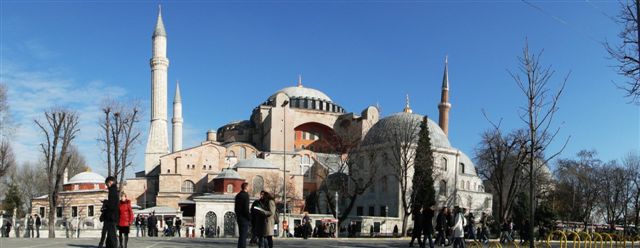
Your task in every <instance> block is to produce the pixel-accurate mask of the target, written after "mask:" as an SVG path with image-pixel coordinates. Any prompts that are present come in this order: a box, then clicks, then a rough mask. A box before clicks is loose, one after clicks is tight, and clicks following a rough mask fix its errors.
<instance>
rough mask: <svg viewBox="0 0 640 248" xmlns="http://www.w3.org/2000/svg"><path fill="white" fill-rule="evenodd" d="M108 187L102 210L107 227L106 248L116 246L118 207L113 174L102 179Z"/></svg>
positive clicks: (118, 219) (114, 247) (116, 187)
mask: <svg viewBox="0 0 640 248" xmlns="http://www.w3.org/2000/svg"><path fill="white" fill-rule="evenodd" d="M104 184H106V185H107V188H108V189H109V194H108V197H107V206H106V209H105V212H104V225H105V226H106V229H107V240H106V242H105V243H106V247H107V248H116V247H118V238H117V237H116V225H117V224H118V221H120V207H119V197H118V186H117V184H116V178H115V177H113V176H109V177H107V179H106V180H105V181H104Z"/></svg>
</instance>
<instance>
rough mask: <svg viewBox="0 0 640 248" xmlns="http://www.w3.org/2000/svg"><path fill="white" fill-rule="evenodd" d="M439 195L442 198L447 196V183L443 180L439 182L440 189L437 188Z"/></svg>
mask: <svg viewBox="0 0 640 248" xmlns="http://www.w3.org/2000/svg"><path fill="white" fill-rule="evenodd" d="M438 190H439V194H440V195H442V196H447V181H445V180H441V181H440V187H439V189H438Z"/></svg>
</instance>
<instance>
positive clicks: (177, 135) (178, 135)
mask: <svg viewBox="0 0 640 248" xmlns="http://www.w3.org/2000/svg"><path fill="white" fill-rule="evenodd" d="M171 122H172V123H173V132H172V133H173V146H171V147H172V148H173V150H172V152H176V151H180V150H182V122H183V120H182V99H181V98H180V82H177V81H176V95H175V97H173V119H171Z"/></svg>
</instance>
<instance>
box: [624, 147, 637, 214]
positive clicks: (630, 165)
mask: <svg viewBox="0 0 640 248" xmlns="http://www.w3.org/2000/svg"><path fill="white" fill-rule="evenodd" d="M622 163H623V165H624V167H625V168H627V171H628V173H629V174H628V176H629V180H630V184H631V195H630V200H631V206H632V210H633V224H634V225H635V226H638V224H639V220H640V153H638V152H629V153H627V155H625V157H624V158H623V159H622Z"/></svg>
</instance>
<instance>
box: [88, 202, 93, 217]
mask: <svg viewBox="0 0 640 248" xmlns="http://www.w3.org/2000/svg"><path fill="white" fill-rule="evenodd" d="M87 216H89V217H92V216H93V205H91V206H89V207H88V211H87Z"/></svg>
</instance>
